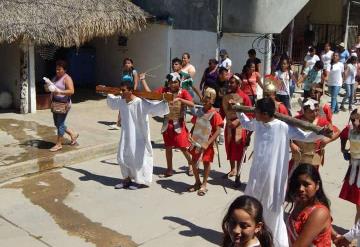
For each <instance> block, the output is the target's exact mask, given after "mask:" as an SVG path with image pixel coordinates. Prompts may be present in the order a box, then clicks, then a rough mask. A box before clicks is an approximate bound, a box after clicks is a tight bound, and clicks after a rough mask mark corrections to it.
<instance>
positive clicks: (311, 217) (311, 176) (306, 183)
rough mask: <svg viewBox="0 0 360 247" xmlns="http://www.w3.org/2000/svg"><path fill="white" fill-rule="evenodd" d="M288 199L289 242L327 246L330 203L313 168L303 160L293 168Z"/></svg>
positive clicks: (328, 244)
mask: <svg viewBox="0 0 360 247" xmlns="http://www.w3.org/2000/svg"><path fill="white" fill-rule="evenodd" d="M287 198H289V202H290V203H291V204H292V210H291V213H290V216H289V218H288V221H287V229H288V235H289V242H290V243H289V245H290V246H291V247H298V246H315V247H330V246H331V233H332V227H331V215H330V202H329V199H328V198H327V197H326V195H325V193H324V191H323V186H322V181H321V178H320V174H319V172H318V171H317V169H316V167H314V166H313V165H310V164H304V163H303V164H300V165H299V166H298V167H297V168H296V169H295V170H294V173H293V174H292V176H291V177H290V181H289V189H288V192H287Z"/></svg>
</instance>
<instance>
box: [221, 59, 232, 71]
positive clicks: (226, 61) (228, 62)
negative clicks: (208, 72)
mask: <svg viewBox="0 0 360 247" xmlns="http://www.w3.org/2000/svg"><path fill="white" fill-rule="evenodd" d="M231 65H232V62H231V60H230V58H228V57H227V58H225V59H224V60H223V61H221V62H220V65H219V67H223V68H227V69H230V68H231Z"/></svg>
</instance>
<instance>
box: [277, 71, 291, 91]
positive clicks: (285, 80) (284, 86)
mask: <svg viewBox="0 0 360 247" xmlns="http://www.w3.org/2000/svg"><path fill="white" fill-rule="evenodd" d="M291 74H292V72H291V71H289V72H288V71H286V72H283V71H281V70H278V71H276V72H275V77H276V78H277V79H278V80H280V81H281V85H280V87H279V89H278V91H277V92H276V93H277V94H280V95H290V80H291Z"/></svg>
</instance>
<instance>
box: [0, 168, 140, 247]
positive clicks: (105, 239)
mask: <svg viewBox="0 0 360 247" xmlns="http://www.w3.org/2000/svg"><path fill="white" fill-rule="evenodd" d="M44 184H47V186H43V185H44ZM2 188H11V189H21V190H22V193H23V194H24V195H25V196H26V197H27V198H28V199H30V201H31V202H32V203H33V204H34V205H37V206H40V207H41V208H43V209H44V210H45V211H47V212H48V213H49V214H50V215H51V217H52V218H53V219H54V220H55V222H56V224H58V225H59V226H60V227H61V228H62V229H64V230H65V231H66V232H67V233H68V234H69V235H72V236H78V237H80V238H83V239H84V240H85V241H86V242H91V243H93V244H95V245H96V246H97V247H135V246H137V244H136V243H134V242H133V241H132V240H131V239H130V237H129V236H126V235H123V234H120V233H118V232H116V231H114V230H111V229H109V228H107V227H104V226H102V225H101V224H100V223H98V222H93V221H91V220H90V219H88V218H87V217H86V216H85V215H84V214H82V213H81V212H79V211H77V210H74V209H72V208H70V207H69V206H67V205H65V204H64V199H65V198H66V197H67V196H68V195H69V193H70V192H71V191H73V189H74V184H73V183H72V182H71V181H69V180H67V179H65V178H64V177H63V176H62V175H61V174H60V172H52V173H46V174H41V175H38V176H33V177H29V178H26V179H24V180H22V181H20V182H14V183H12V184H8V185H5V186H3V187H2Z"/></svg>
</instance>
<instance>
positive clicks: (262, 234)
mask: <svg viewBox="0 0 360 247" xmlns="http://www.w3.org/2000/svg"><path fill="white" fill-rule="evenodd" d="M256 237H257V239H258V240H259V242H260V245H261V246H266V247H273V246H274V240H273V236H272V234H271V231H270V229H269V228H268V227H267V226H266V225H265V224H264V225H263V226H262V227H261V229H260V231H259V232H258V233H257V234H256Z"/></svg>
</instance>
